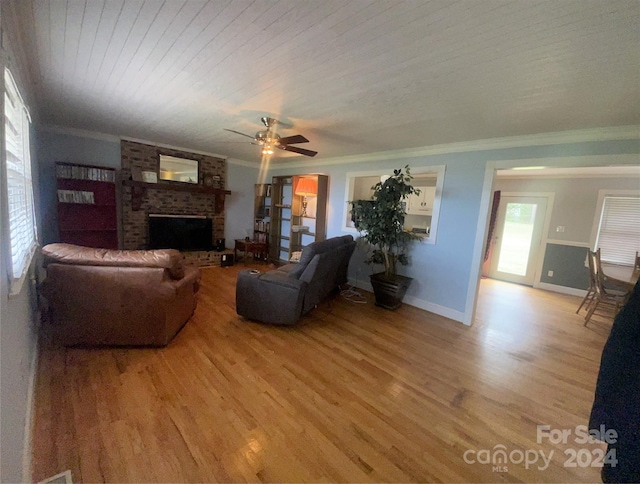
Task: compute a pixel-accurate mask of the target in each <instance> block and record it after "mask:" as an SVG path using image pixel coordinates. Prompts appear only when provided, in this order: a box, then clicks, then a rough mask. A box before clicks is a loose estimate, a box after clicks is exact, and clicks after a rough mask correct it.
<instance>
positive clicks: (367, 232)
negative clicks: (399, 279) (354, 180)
mask: <svg viewBox="0 0 640 484" xmlns="http://www.w3.org/2000/svg"><path fill="white" fill-rule="evenodd" d="M412 179H413V177H412V176H411V172H410V170H409V165H407V166H405V167H404V171H403V170H402V169H399V170H393V175H392V176H390V177H388V178H387V179H386V180H384V181H380V182H378V183H376V184H375V185H374V186H373V187H371V188H372V190H373V191H374V193H373V199H372V200H354V201H350V202H349V203H350V204H351V215H352V218H353V221H354V224H355V227H356V229H357V230H358V232H359V233H360V238H361V239H363V240H365V241H366V242H368V243H369V245H370V247H371V255H370V257H369V258H368V259H367V261H366V262H367V263H370V264H383V265H384V272H385V275H386V276H395V275H396V274H397V272H396V269H397V264H398V263H400V264H402V265H407V264H408V263H409V257H408V255H407V253H408V249H409V243H410V242H411V241H412V240H415V239H420V237H418V236H417V235H415V234H413V233H412V232H408V231H406V230H404V217H405V215H406V213H407V212H406V199H407V197H409V196H410V195H412V194H416V195H419V194H420V190H419V189H417V188H414V187H413V186H412V185H411V180H412Z"/></svg>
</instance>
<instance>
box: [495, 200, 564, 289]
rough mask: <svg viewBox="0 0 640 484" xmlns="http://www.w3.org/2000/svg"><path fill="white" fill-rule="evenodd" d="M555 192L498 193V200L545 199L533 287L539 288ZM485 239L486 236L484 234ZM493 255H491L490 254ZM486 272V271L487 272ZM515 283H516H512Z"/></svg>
mask: <svg viewBox="0 0 640 484" xmlns="http://www.w3.org/2000/svg"><path fill="white" fill-rule="evenodd" d="M555 195H556V194H555V193H553V192H502V193H500V202H501V203H502V197H523V198H525V197H527V198H528V197H530V198H544V199H546V205H547V206H546V210H545V213H544V219H543V221H542V235H541V237H540V250H538V255H537V258H536V260H535V261H534V264H535V266H534V273H533V287H534V288H536V289H539V288H540V280H541V279H542V267H543V266H544V256H545V254H546V251H547V241H548V240H549V227H550V225H551V214H552V213H553V203H554V201H555ZM485 240H486V236H485ZM492 257H493V256H492ZM487 273H488V272H487ZM514 284H517V283H514Z"/></svg>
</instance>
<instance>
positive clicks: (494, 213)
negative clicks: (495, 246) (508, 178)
mask: <svg viewBox="0 0 640 484" xmlns="http://www.w3.org/2000/svg"><path fill="white" fill-rule="evenodd" d="M499 206H500V190H496V191H495V192H493V203H492V205H491V218H490V219H489V232H488V233H487V244H486V247H485V249H484V261H485V262H487V259H489V254H490V253H491V239H492V238H493V232H494V230H495V228H496V219H497V218H498V207H499Z"/></svg>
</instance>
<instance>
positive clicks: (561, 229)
mask: <svg viewBox="0 0 640 484" xmlns="http://www.w3.org/2000/svg"><path fill="white" fill-rule="evenodd" d="M556 232H558V233H563V232H564V225H558V226H557V227H556Z"/></svg>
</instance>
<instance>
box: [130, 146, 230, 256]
mask: <svg viewBox="0 0 640 484" xmlns="http://www.w3.org/2000/svg"><path fill="white" fill-rule="evenodd" d="M120 149H121V156H122V179H123V180H130V179H131V172H132V168H134V169H140V170H142V171H152V172H156V173H157V172H158V162H159V156H160V155H161V154H163V155H170V156H175V157H178V158H188V159H191V160H197V161H198V162H199V170H200V173H199V175H200V180H198V184H199V186H202V179H203V177H204V176H208V175H211V176H213V177H214V178H215V179H216V182H215V183H216V184H217V185H216V188H222V189H224V188H225V186H226V175H227V164H226V161H225V160H224V159H221V158H215V157H213V156H208V155H202V154H196V153H190V152H187V151H180V150H175V149H169V148H163V147H158V146H152V145H147V144H143V143H138V142H134V141H129V140H122V141H121V143H120ZM168 183H170V184H171V185H173V187H172V188H174V189H171V190H168V189H163V188H162V186H163V185H164V184H165V182H160V183H158V184H156V185H154V186H153V187H152V188H150V189H145V190H143V195H141V196H140V195H139V194H138V196H137V197H136V196H134V195H133V192H134V190H135V187H132V186H127V185H125V186H123V189H122V233H123V248H124V249H128V250H135V249H147V248H149V214H150V213H152V214H165V215H200V216H206V217H208V218H211V219H212V220H213V233H212V234H211V238H212V242H215V240H216V239H222V238H224V222H225V214H224V210H222V211H220V210H216V197H215V196H213V195H212V194H210V193H197V192H194V191H180V190H175V185H176V184H177V183H179V182H168ZM165 186H166V185H165ZM135 198H137V200H134V199H135ZM218 208H220V207H218ZM216 212H219V213H216ZM216 254H217V253H214V254H208V253H207V252H204V251H200V252H198V253H184V255H185V258H186V259H187V261H189V262H193V263H195V264H197V265H208V264H209V263H215V262H216V261H215V260H214V259H216V260H219V254H218V255H217V256H216Z"/></svg>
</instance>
